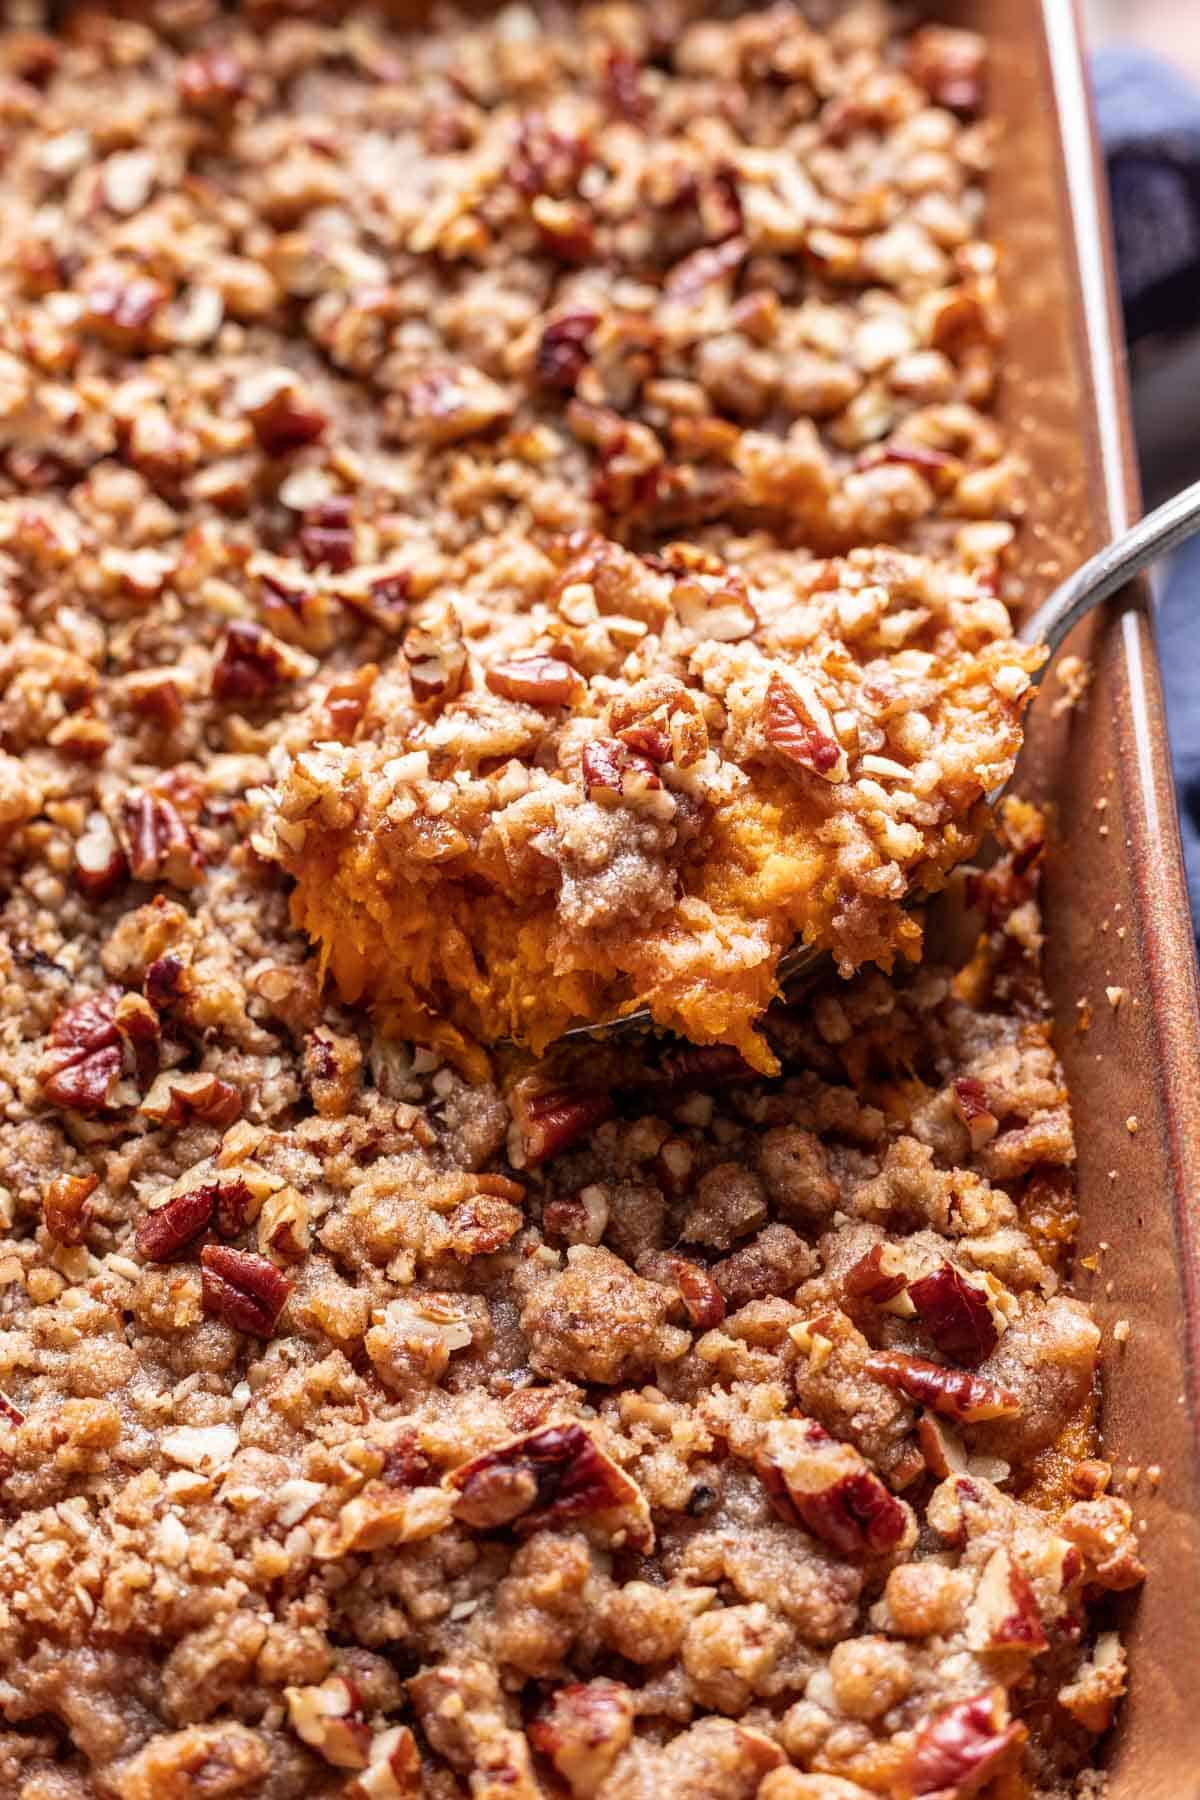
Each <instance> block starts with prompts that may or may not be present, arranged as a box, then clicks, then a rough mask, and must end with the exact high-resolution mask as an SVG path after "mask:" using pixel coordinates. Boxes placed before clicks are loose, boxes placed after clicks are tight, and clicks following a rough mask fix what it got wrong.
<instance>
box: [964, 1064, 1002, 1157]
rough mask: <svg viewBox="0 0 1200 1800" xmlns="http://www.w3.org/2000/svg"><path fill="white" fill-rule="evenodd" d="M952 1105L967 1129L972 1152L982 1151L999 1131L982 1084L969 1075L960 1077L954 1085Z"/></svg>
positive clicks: (998, 1125) (997, 1122)
mask: <svg viewBox="0 0 1200 1800" xmlns="http://www.w3.org/2000/svg"><path fill="white" fill-rule="evenodd" d="M954 1104H955V1106H956V1107H957V1108H958V1114H959V1117H960V1118H961V1120H962V1122H963V1124H964V1125H965V1126H966V1128H967V1132H968V1134H969V1136H970V1139H971V1148H972V1150H974V1151H979V1150H982V1149H983V1147H984V1145H985V1144H989V1143H990V1142H991V1140H992V1139H993V1138H994V1137H995V1135H996V1133H997V1132H998V1131H999V1129H1000V1121H999V1119H997V1117H996V1115H995V1113H994V1112H993V1111H992V1110H991V1108H990V1107H989V1105H988V1103H987V1095H986V1094H985V1093H984V1090H983V1083H982V1082H981V1081H976V1080H975V1078H974V1077H973V1076H971V1075H960V1076H959V1078H958V1080H957V1081H956V1082H955V1083H954Z"/></svg>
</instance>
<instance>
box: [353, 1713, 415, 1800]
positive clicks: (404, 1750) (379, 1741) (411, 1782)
mask: <svg viewBox="0 0 1200 1800" xmlns="http://www.w3.org/2000/svg"><path fill="white" fill-rule="evenodd" d="M426 1792H427V1789H426V1787H425V1781H424V1777H423V1776H422V1774H421V1753H420V1751H419V1750H418V1749H417V1740H416V1738H415V1737H414V1736H413V1734H412V1732H411V1731H410V1730H409V1729H408V1726H407V1725H393V1726H391V1727H390V1728H389V1729H388V1730H387V1731H377V1732H376V1733H375V1736H374V1737H373V1738H372V1739H371V1748H370V1750H369V1752H368V1755H367V1766H366V1768H365V1769H364V1770H363V1772H362V1774H361V1775H360V1776H359V1777H358V1780H357V1781H352V1782H351V1784H350V1787H349V1789H348V1791H347V1794H346V1800H424V1795H425V1794H426Z"/></svg>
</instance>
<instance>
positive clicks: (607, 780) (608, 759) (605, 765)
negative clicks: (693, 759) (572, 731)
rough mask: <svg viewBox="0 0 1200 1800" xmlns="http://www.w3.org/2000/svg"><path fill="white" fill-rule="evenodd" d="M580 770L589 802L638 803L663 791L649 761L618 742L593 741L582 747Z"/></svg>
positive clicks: (607, 740) (656, 772)
mask: <svg viewBox="0 0 1200 1800" xmlns="http://www.w3.org/2000/svg"><path fill="white" fill-rule="evenodd" d="M580 767H581V769H582V772H583V784H584V788H585V789H586V791H587V797H588V799H589V800H608V801H610V802H611V801H613V800H618V799H621V798H622V797H625V798H628V799H631V800H636V799H638V798H640V797H641V796H642V795H644V794H648V793H653V792H655V791H656V790H659V789H661V788H662V779H661V777H660V776H659V773H658V771H657V769H656V768H655V766H654V764H653V762H652V761H651V760H650V758H649V757H648V756H642V755H641V754H640V753H639V752H638V751H636V750H630V749H628V748H627V746H626V745H625V744H623V743H621V742H620V741H619V740H618V739H617V738H591V739H590V740H589V741H588V742H587V743H586V744H585V745H584V746H583V751H582V754H581V757H580Z"/></svg>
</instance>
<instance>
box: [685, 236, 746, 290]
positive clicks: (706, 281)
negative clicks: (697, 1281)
mask: <svg viewBox="0 0 1200 1800" xmlns="http://www.w3.org/2000/svg"><path fill="white" fill-rule="evenodd" d="M749 254H750V245H749V242H748V241H747V239H746V238H744V237H730V238H726V239H725V242H724V243H723V244H705V245H704V246H703V247H702V248H701V249H699V250H694V251H693V252H692V254H691V255H690V256H685V257H684V259H683V261H682V262H681V263H677V264H676V265H675V267H674V268H673V269H672V270H671V272H670V274H669V275H668V276H667V279H666V284H665V287H664V292H665V293H666V296H667V298H668V299H670V300H698V299H699V298H700V296H701V294H703V293H704V291H705V289H706V288H710V287H712V286H713V285H714V283H716V282H718V281H724V280H725V279H726V278H727V277H728V276H730V275H733V274H735V273H736V272H737V270H738V269H740V268H741V266H742V264H743V263H744V262H745V260H746V258H747V256H748V255H749Z"/></svg>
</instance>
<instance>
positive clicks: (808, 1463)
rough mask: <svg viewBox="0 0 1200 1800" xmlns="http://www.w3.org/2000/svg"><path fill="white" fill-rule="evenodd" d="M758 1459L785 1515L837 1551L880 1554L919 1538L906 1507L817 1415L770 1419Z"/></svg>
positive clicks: (765, 1482)
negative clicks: (772, 1421) (826, 1428)
mask: <svg viewBox="0 0 1200 1800" xmlns="http://www.w3.org/2000/svg"><path fill="white" fill-rule="evenodd" d="M755 1460H756V1467H757V1469H758V1472H759V1474H760V1476H761V1477H762V1480H763V1485H764V1486H765V1487H766V1490H767V1493H768V1495H769V1496H770V1500H771V1504H772V1506H773V1507H774V1508H775V1510H776V1512H777V1513H778V1514H779V1516H780V1518H782V1519H786V1520H788V1522H789V1523H790V1524H793V1525H803V1526H804V1527H805V1529H806V1530H808V1531H811V1532H812V1534H813V1536H814V1537H817V1538H820V1539H821V1541H822V1543H825V1544H828V1545H829V1546H830V1547H831V1548H832V1549H834V1550H836V1551H837V1553H838V1554H839V1556H853V1557H863V1556H882V1555H887V1554H888V1553H889V1552H891V1551H894V1550H896V1549H897V1548H898V1547H900V1546H901V1545H902V1544H904V1543H905V1542H910V1543H911V1542H914V1541H915V1538H916V1526H915V1524H914V1521H913V1516H912V1513H911V1512H910V1510H909V1508H908V1507H907V1506H905V1505H904V1503H903V1502H902V1501H900V1500H897V1499H896V1498H895V1497H894V1496H893V1495H892V1494H891V1493H889V1492H888V1489H887V1488H886V1487H885V1486H884V1484H883V1482H882V1481H880V1479H879V1477H878V1475H876V1474H875V1473H874V1471H873V1470H872V1469H871V1468H870V1467H869V1465H868V1464H867V1462H866V1459H865V1458H864V1457H863V1456H861V1455H860V1453H859V1452H858V1451H857V1450H855V1449H854V1448H853V1447H852V1446H851V1445H850V1444H842V1443H839V1442H838V1441H837V1439H836V1438H832V1437H830V1435H829V1433H828V1432H827V1431H825V1430H824V1429H823V1427H822V1426H820V1425H818V1424H817V1423H816V1421H815V1420H813V1419H785V1420H779V1421H777V1422H776V1423H775V1424H774V1425H771V1426H769V1427H768V1429H767V1432H766V1435H765V1437H764V1439H763V1445H762V1448H761V1449H760V1451H759V1452H758V1456H757V1458H756V1459H755Z"/></svg>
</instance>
